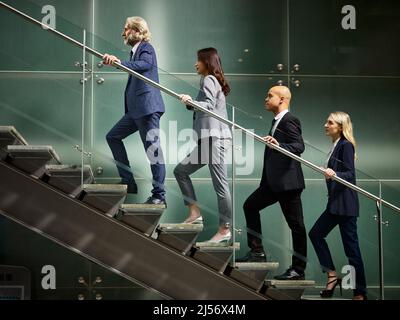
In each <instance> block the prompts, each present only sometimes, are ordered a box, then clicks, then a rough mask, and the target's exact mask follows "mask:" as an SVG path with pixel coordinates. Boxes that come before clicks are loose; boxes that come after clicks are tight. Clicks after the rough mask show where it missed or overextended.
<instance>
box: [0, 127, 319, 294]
mask: <svg viewBox="0 0 400 320" xmlns="http://www.w3.org/2000/svg"><path fill="white" fill-rule="evenodd" d="M82 172H83V180H82V177H81V173H82ZM0 177H1V179H0V194H1V197H0V214H2V215H3V216H5V217H6V218H8V219H10V220H12V221H15V222H17V223H19V224H21V225H23V226H25V227H26V228H29V229H30V230H32V231H34V232H37V233H39V234H41V235H42V236H44V237H46V238H48V239H50V240H51V241H54V242H56V243H58V244H60V245H62V246H64V247H66V248H67V249H69V250H71V251H73V252H75V253H76V254H78V255H81V256H83V257H85V258H87V259H89V260H91V261H93V262H95V263H97V264H99V265H101V266H103V267H105V268H107V269H108V270H110V271H112V272H114V273H116V274H119V275H120V276H122V277H124V278H126V279H128V280H130V281H133V282H135V283H139V284H140V285H142V286H143V287H145V288H152V289H153V290H156V291H158V292H159V293H160V294H161V295H163V296H164V297H165V298H167V299H168V298H169V299H224V300H225V299H227V300H238V299H240V300H248V299H251V300H269V299H300V298H301V295H302V293H303V291H304V289H305V288H307V287H310V286H314V282H313V281H303V282H296V283H295V282H293V281H291V282H290V283H288V282H287V281H286V282H283V283H282V281H281V282H280V283H278V282H276V281H273V280H265V279H266V277H267V275H268V273H269V272H270V271H272V270H275V269H276V268H278V263H274V262H269V263H237V264H236V265H235V266H233V265H232V264H230V260H231V258H232V254H233V250H238V249H239V243H234V244H232V245H231V246H226V245H221V244H210V243H201V242H196V239H197V236H198V234H199V233H200V232H201V231H202V229H203V226H202V225H190V224H159V220H160V218H161V215H162V213H163V211H164V210H165V207H164V205H144V204H125V203H124V201H125V199H126V195H127V190H126V186H125V185H110V184H107V185H102V184H95V183H94V177H93V173H92V170H91V168H90V166H84V168H83V170H82V168H81V167H80V166H74V165H68V164H62V161H61V159H60V157H59V156H58V155H57V153H56V151H55V150H54V149H53V148H52V147H51V146H32V145H28V143H27V142H26V141H25V139H24V138H23V137H22V136H21V135H20V134H19V133H18V131H17V130H16V129H15V128H14V127H12V126H3V127H1V126H0ZM82 181H83V184H82Z"/></svg>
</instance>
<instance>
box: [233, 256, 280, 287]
mask: <svg viewBox="0 0 400 320" xmlns="http://www.w3.org/2000/svg"><path fill="white" fill-rule="evenodd" d="M278 267H279V263H278V262H237V263H235V268H233V265H231V266H230V268H231V270H230V271H229V270H228V272H227V275H228V276H229V277H231V278H233V279H235V280H237V281H239V282H241V283H243V284H245V285H247V286H248V287H250V288H252V289H254V290H256V291H259V290H260V289H261V288H262V286H263V285H264V281H265V278H266V277H267V275H268V273H269V272H270V271H271V270H275V269H277V268H278Z"/></svg>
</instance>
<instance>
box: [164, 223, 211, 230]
mask: <svg viewBox="0 0 400 320" xmlns="http://www.w3.org/2000/svg"><path fill="white" fill-rule="evenodd" d="M158 229H161V230H164V231H202V230H203V225H202V224H189V223H160V224H159V225H158Z"/></svg>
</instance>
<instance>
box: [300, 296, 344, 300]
mask: <svg viewBox="0 0 400 320" xmlns="http://www.w3.org/2000/svg"><path fill="white" fill-rule="evenodd" d="M301 300H323V301H335V300H351V299H346V298H339V297H332V298H329V299H327V298H321V296H320V295H302V296H301Z"/></svg>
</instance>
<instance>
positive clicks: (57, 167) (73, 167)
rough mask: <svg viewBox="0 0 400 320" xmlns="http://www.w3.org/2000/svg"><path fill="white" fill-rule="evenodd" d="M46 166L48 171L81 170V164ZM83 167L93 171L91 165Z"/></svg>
mask: <svg viewBox="0 0 400 320" xmlns="http://www.w3.org/2000/svg"><path fill="white" fill-rule="evenodd" d="M45 168H46V170H48V171H81V166H77V165H70V164H47V165H46V167H45ZM83 169H84V170H85V171H86V170H88V171H92V167H91V166H90V165H84V166H83Z"/></svg>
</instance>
